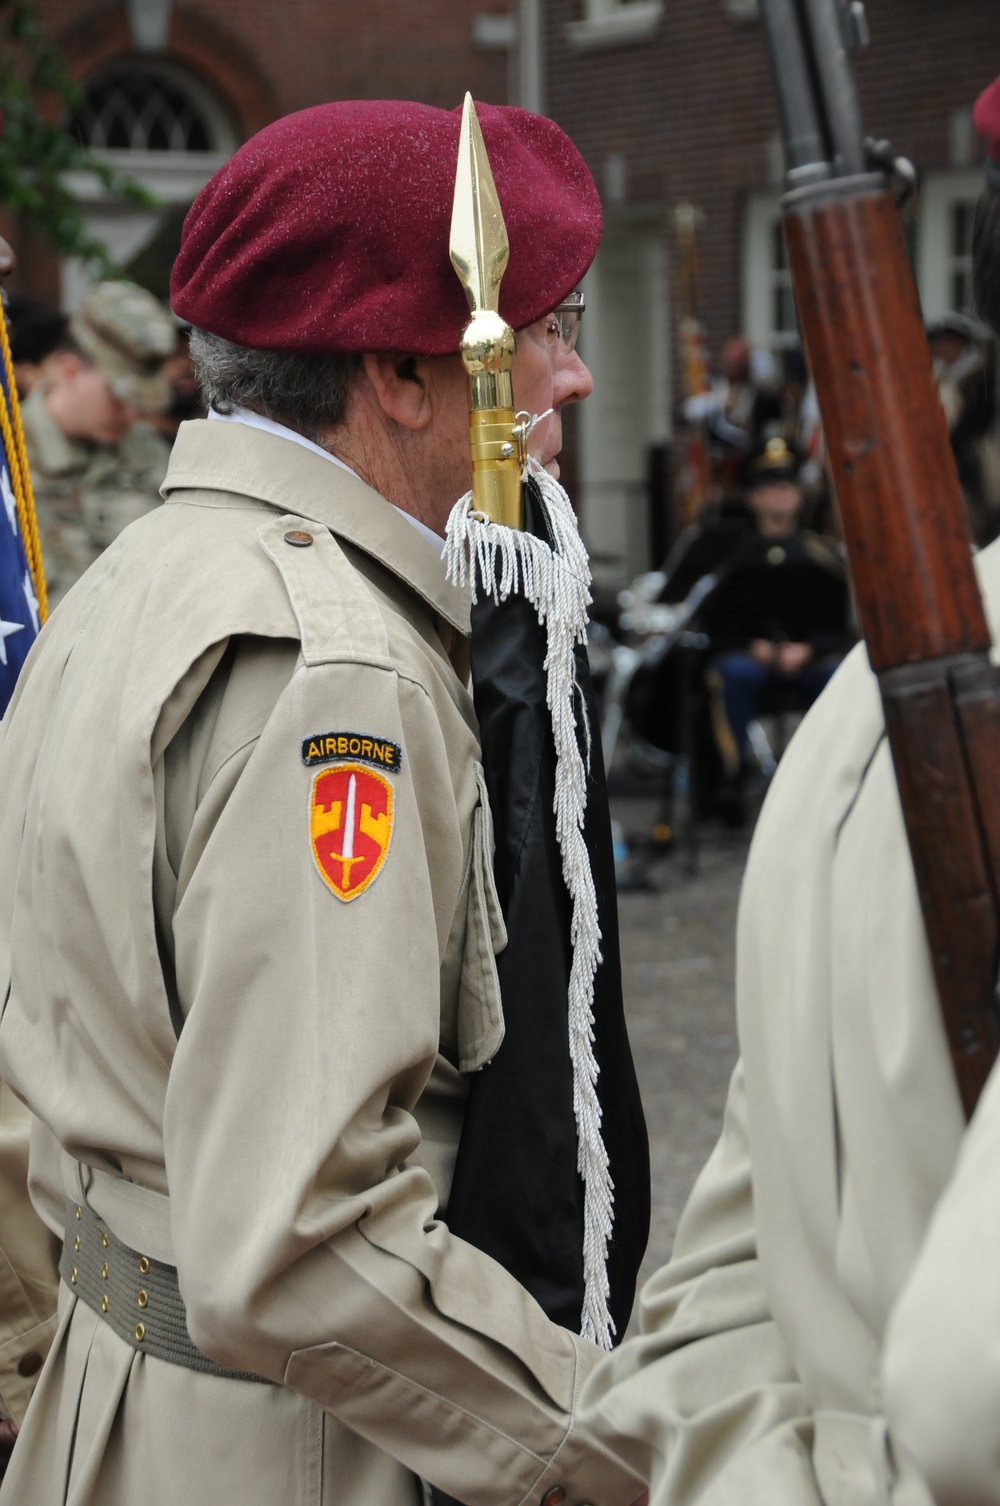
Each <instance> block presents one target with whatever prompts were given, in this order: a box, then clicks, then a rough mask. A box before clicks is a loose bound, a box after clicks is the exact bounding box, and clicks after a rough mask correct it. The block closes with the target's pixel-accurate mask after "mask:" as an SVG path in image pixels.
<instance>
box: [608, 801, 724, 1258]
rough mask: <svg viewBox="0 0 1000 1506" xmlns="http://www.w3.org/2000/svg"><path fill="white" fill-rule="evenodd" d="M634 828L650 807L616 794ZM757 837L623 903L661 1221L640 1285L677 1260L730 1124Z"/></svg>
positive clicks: (709, 841) (631, 1003)
mask: <svg viewBox="0 0 1000 1506" xmlns="http://www.w3.org/2000/svg"><path fill="white" fill-rule="evenodd" d="M613 812H614V815H615V816H616V818H617V819H618V820H619V821H620V822H621V823H622V825H623V826H624V828H625V830H626V831H627V832H630V831H636V830H639V829H642V828H643V827H644V822H645V817H646V815H647V806H646V803H645V802H637V801H630V800H625V799H621V798H618V799H616V800H615V801H614V802H613ZM747 846H748V837H747V836H745V835H744V834H742V833H740V834H728V833H722V832H709V833H707V834H706V835H705V836H704V837H703V841H702V846H701V851H700V856H699V863H698V871H697V873H696V874H695V875H694V876H693V877H686V876H684V875H683V873H682V872H681V871H680V868H679V865H678V864H676V863H675V862H674V861H673V860H670V859H667V860H666V861H664V862H662V863H660V864H659V865H658V867H657V869H656V870H655V871H654V876H655V878H656V880H657V881H658V883H659V884H661V885H662V888H660V889H659V890H658V891H651V890H642V889H639V890H632V891H628V890H626V891H625V892H624V893H622V895H621V898H620V901H619V914H620V922H621V933H622V958H623V970H624V981H625V1007H626V1013H627V1015H628V1022H629V1031H630V1034H631V1038H632V1049H633V1052H634V1055H635V1059H636V1069H637V1071H638V1074H639V1084H640V1087H641V1089H642V1096H643V1102H644V1103H645V1107H646V1119H647V1123H648V1125H649V1132H650V1146H651V1152H652V1171H653V1223H652V1230H651V1234H650V1242H649V1250H648V1252H647V1255H646V1261H645V1264H644V1267H643V1273H642V1279H645V1277H646V1276H648V1275H649V1274H651V1272H652V1271H654V1270H655V1269H656V1268H657V1266H659V1265H661V1264H662V1263H663V1261H664V1260H666V1259H667V1257H668V1256H669V1254H670V1248H671V1245H672V1243H673V1238H674V1233H675V1230H676V1228H677V1220H678V1218H679V1217H680V1214H681V1211H682V1209H683V1207H684V1203H685V1201H686V1200H687V1196H688V1193H689V1192H690V1190H691V1187H692V1186H693V1184H694V1181H695V1178H696V1177H697V1175H698V1172H699V1171H700V1170H701V1167H702V1166H703V1164H704V1162H705V1160H706V1159H707V1157H708V1155H709V1152H710V1151H711V1149H712V1147H713V1145H714V1144H715V1141H716V1138H717V1136H718V1133H719V1128H720V1126H721V1122H722V1109H723V1105H724V1103H725V1096H726V1088H727V1085H728V1081H729V1075H730V1073H731V1072H732V1069H733V1065H734V1063H735V1061H736V1028H735V1020H734V1009H733V942H734V932H735V924H736V904H737V899H738V896H739V884H740V879H741V876H742V873H743V867H744V864H745V862H746V853H747Z"/></svg>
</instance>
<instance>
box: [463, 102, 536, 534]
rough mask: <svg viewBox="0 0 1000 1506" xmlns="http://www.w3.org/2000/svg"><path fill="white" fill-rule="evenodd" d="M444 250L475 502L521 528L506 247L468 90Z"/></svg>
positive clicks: (521, 455) (521, 452)
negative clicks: (463, 375) (455, 309)
mask: <svg viewBox="0 0 1000 1506" xmlns="http://www.w3.org/2000/svg"><path fill="white" fill-rule="evenodd" d="M449 250H450V254H451V262H452V266H453V267H454V268H455V271H456V272H457V273H458V277H459V281H460V282H461V284H462V287H463V288H464V289H465V296H466V297H467V298H468V300H469V307H470V309H471V310H472V318H471V320H470V321H469V323H468V325H467V326H466V329H465V331H464V333H463V335H462V343H461V345H460V347H459V349H460V352H461V356H462V361H463V364H464V366H465V369H466V371H467V372H468V374H469V448H470V450H471V453H472V495H473V502H474V505H475V507H476V509H477V510H478V511H479V512H484V513H486V514H487V516H488V517H490V518H492V519H493V521H494V522H496V523H505V524H507V526H508V527H511V528H520V526H521V522H522V507H521V473H522V470H523V468H524V464H525V438H524V432H523V430H521V431H520V432H519V429H518V425H517V424H516V421H515V417H514V399H513V395H512V391H511V383H510V368H511V366H512V364H513V361H514V352H515V351H516V349H517V339H516V337H515V335H514V331H513V330H512V329H511V327H510V325H509V324H505V323H504V321H503V319H501V317H500V314H499V312H498V308H499V298H500V281H501V279H502V277H503V274H504V272H505V270H506V267H507V259H508V257H509V255H510V245H509V243H508V240H507V227H506V226H505V224H504V222H503V211H502V210H501V208H500V199H499V197H498V195H497V190H496V184H495V183H494V181H493V173H492V171H491V170H490V162H489V158H488V157H487V155H486V144H485V142H484V141H483V133H482V130H481V128H480V125H479V119H478V116H477V115H476V107H475V105H474V104H473V102H472V95H471V94H466V96H465V105H464V107H463V109H462V125H461V131H460V134H459V143H458V169H457V172H456V175H455V200H454V204H453V206H452V213H451V244H450V247H449Z"/></svg>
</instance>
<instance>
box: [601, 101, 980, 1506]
mask: <svg viewBox="0 0 1000 1506" xmlns="http://www.w3.org/2000/svg"><path fill="white" fill-rule="evenodd" d="M991 98H992V106H993V107H992V115H991V120H992V122H993V128H992V129H991V130H990V131H989V132H988V134H990V135H992V137H993V139H994V141H995V142H996V143H997V145H996V147H995V148H994V157H995V160H996V167H995V168H993V169H992V170H991V174H992V176H991V182H993V183H994V184H995V186H994V187H993V188H991V190H990V192H989V193H988V194H987V195H986V196H985V198H984V200H983V203H982V205H981V206H980V221H979V225H980V233H979V236H978V253H977V254H978V258H979V261H978V265H977V269H976V270H977V281H978V283H979V286H980V289H981V290H982V289H984V288H985V286H986V282H985V281H984V277H985V276H987V275H988V281H989V286H990V288H991V289H992V294H991V300H990V303H989V305H987V303H986V302H985V300H984V298H983V297H982V292H981V293H980V297H979V307H980V310H981V312H982V313H983V314H984V315H985V316H988V317H989V316H992V317H993V318H994V320H995V322H996V325H997V326H998V328H1000V80H998V81H997V84H996V85H994V86H993V90H992V92H991ZM982 110H983V106H982V102H981V104H980V106H979V107H978V115H977V120H978V121H979V122H982V124H983V125H985V121H984V119H983V113H982ZM984 134H987V132H984ZM986 226H988V227H989V234H988V235H985V234H983V233H982V232H983V229H984V227H986ZM988 309H989V314H988ZM978 563H979V566H980V582H981V586H982V589H983V594H984V597H985V601H986V605H987V611H988V614H989V616H990V619H991V626H992V631H993V635H994V639H995V640H996V641H1000V546H998V545H997V544H994V545H993V546H991V547H990V548H989V549H987V550H985V551H984V553H983V554H981V555H980V556H979V559H978ZM997 757H998V767H1000V749H998V751H997ZM737 1010H738V1016H739V1031H740V1044H741V1049H742V1059H741V1061H740V1064H739V1065H738V1067H737V1069H736V1073H735V1075H734V1077H733V1081H732V1085H731V1088H730V1095H729V1102H728V1105H727V1108H726V1116H725V1123H724V1127H723V1131H722V1136H721V1139H720V1140H719V1143H718V1145H717V1147H716V1149H715V1152H714V1153H713V1155H712V1157H711V1159H710V1161H709V1162H708V1165H707V1166H706V1167H705V1169H704V1171H703V1172H702V1175H701V1177H700V1179H699V1181H698V1183H697V1185H696V1187H695V1189H694V1192H693V1193H692V1195H691V1199H690V1201H689V1203H688V1205H687V1208H686V1209H685V1212H684V1215H683V1217H682V1220H681V1223H680V1227H679V1229H678V1233H677V1239H676V1243H675V1246H674V1253H673V1258H672V1260H671V1261H670V1263H669V1264H668V1265H666V1266H665V1267H663V1268H662V1269H661V1270H660V1271H659V1272H658V1273H657V1274H656V1275H655V1276H654V1277H653V1278H652V1280H651V1281H650V1282H649V1283H648V1284H647V1286H646V1288H645V1290H644V1292H643V1296H642V1329H643V1333H642V1337H640V1338H639V1339H637V1340H635V1341H634V1342H631V1343H626V1344H625V1345H623V1347H622V1349H621V1350H620V1351H619V1352H618V1353H617V1354H616V1355H614V1356H613V1357H612V1358H610V1359H609V1360H608V1361H607V1362H606V1363H605V1365H604V1366H603V1367H602V1369H601V1370H600V1372H599V1373H598V1375H597V1376H596V1377H594V1378H593V1379H592V1380H591V1381H590V1383H589V1385H588V1389H587V1392H586V1394H585V1398H584V1415H585V1416H588V1417H592V1419H593V1420H594V1421H595V1423H596V1424H597V1425H598V1427H599V1428H600V1430H601V1431H602V1433H603V1435H604V1436H605V1437H606V1438H607V1439H608V1441H609V1442H613V1441H614V1440H615V1438H616V1437H618V1438H620V1439H622V1440H627V1438H628V1437H631V1438H632V1440H633V1444H634V1447H635V1450H636V1452H635V1455H634V1457H635V1459H636V1462H637V1465H638V1466H639V1467H645V1468H650V1469H651V1471H652V1475H653V1486H652V1489H651V1491H650V1500H651V1503H652V1506H933V1503H934V1502H936V1503H938V1506H1000V1297H998V1294H1000V1274H998V1272H1000V1248H998V1238H997V1235H998V1231H1000V1117H998V1116H1000V1079H998V1074H997V1071H996V1069H994V1072H993V1075H992V1077H991V1078H990V1080H989V1082H988V1084H987V1087H986V1090H985V1093H984V1095H983V1098H982V1100H981V1102H980V1105H979V1108H978V1111H977V1113H976V1115H975V1117H974V1119H973V1121H972V1124H971V1127H970V1128H969V1130H968V1131H967V1132H966V1129H965V1123H964V1116H963V1112H962V1106H961V1102H960V1100H959V1094H958V1089H957V1086H956V1082H955V1078H954V1074H953V1070H952V1064H951V1058H950V1055H949V1051H948V1045H947V1041H946V1038H945V1033H944V1027H943V1024H942V1020H941V1013H940V1008H939V1005H938V999H937V994H936V991H935V987H934V981H933V976H932V972H931V966H930V959H929V955H928V949H927V942H926V938H925V933H924V927H923V922H922V919H921V913H920V907H919V902H918V898H917V893H916V885H915V882H914V876H913V868H912V864H911V862H910V857H909V850H908V847H907V841H906V835H905V831H904V828H903V821H902V814H901V810H900V805H899V798H898V794H897V790H896V783H895V778H894V775H893V769H892V762H891V757H890V753H889V748H888V745H887V742H886V739H885V732H884V726H883V720H882V711H881V704H880V700H879V693H878V687H877V684H876V681H875V678H874V676H873V675H872V673H871V671H870V670H869V667H868V663H867V660H866V658H865V655H864V651H863V649H861V648H859V649H858V650H857V651H856V652H855V653H854V654H853V655H852V656H851V657H850V658H849V659H848V660H847V661H846V662H845V664H844V665H843V667H842V668H841V669H840V670H838V672H837V674H836V675H835V676H834V678H833V680H832V682H831V684H830V686H829V687H828V689H827V690H826V691H825V692H824V694H823V696H822V697H821V699H820V700H819V702H818V703H817V705H816V706H815V708H814V709H813V710H812V711H811V712H810V714H809V715H808V716H807V717H806V719H805V721H804V723H803V725H802V727H801V728H800V730H799V732H798V733H797V735H796V737H795V739H794V740H793V742H792V745H791V746H790V748H789V750H788V753H787V755H786V757H785V758H784V759H783V760H782V763H781V767H780V768H779V770H778V773H777V775H776V777H775V781H774V784H773V786H772V789H771V791H770V792H769V795H768V799H767V802H766V805H765V807H764V810H763V812H762V815H761V820H760V824H759V826H758V829H757V832H756V834H755V837H754V842H753V846H752V848H751V852H750V859H749V863H748V867H747V872H746V877H745V880H744V887H743V893H742V898H741V904H740V913H739V922H738V933H737ZM623 1446H626V1445H625V1443H624V1442H623Z"/></svg>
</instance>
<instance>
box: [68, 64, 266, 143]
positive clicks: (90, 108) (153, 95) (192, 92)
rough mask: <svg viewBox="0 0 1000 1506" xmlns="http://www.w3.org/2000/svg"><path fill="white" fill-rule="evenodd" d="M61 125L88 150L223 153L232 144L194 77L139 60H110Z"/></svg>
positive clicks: (221, 116)
mask: <svg viewBox="0 0 1000 1506" xmlns="http://www.w3.org/2000/svg"><path fill="white" fill-rule="evenodd" d="M67 129H68V130H69V132H70V134H71V135H72V136H75V137H76V139H77V140H78V141H79V142H80V143H81V144H82V145H83V146H87V147H90V148H91V149H92V150H94V151H111V152H228V151H232V149H233V147H234V146H235V144H236V143H235V141H234V139H233V131H232V126H231V125H230V123H229V121H228V120H227V119H226V117H225V114H224V112H223V111H222V110H221V109H220V107H219V104H218V102H217V101H216V100H215V99H214V98H213V96H212V95H211V93H210V92H209V90H208V89H206V88H205V86H204V85H203V84H202V83H201V82H200V80H197V79H195V78H193V77H192V76H190V75H188V74H186V73H184V72H183V71H182V70H180V69H178V68H173V67H171V66H170V65H169V64H164V63H149V62H148V61H146V60H145V59H143V60H142V61H139V60H135V61H132V60H129V61H125V62H121V63H118V64H114V65H112V66H111V67H110V68H107V69H104V70H103V71H102V72H101V73H99V74H98V75H97V76H96V78H94V79H92V80H91V81H90V83H88V84H87V85H86V86H85V88H84V98H83V103H82V104H81V105H80V107H79V108H78V109H77V110H76V111H74V113H73V115H72V116H71V118H70V120H69V121H68V122H67Z"/></svg>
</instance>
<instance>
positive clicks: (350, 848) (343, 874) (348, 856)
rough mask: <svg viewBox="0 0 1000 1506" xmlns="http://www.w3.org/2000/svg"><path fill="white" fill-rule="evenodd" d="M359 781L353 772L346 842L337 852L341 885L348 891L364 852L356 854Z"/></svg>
mask: <svg viewBox="0 0 1000 1506" xmlns="http://www.w3.org/2000/svg"><path fill="white" fill-rule="evenodd" d="M357 786H358V781H357V777H356V775H354V774H352V775H351V778H350V782H349V784H348V786H347V814H346V815H345V817H344V844H343V847H342V848H341V850H340V852H339V853H337V854H336V856H337V857H339V859H340V861H341V864H342V865H343V866H342V867H341V870H340V887H341V889H342V890H344V891H345V893H346V891H347V890H348V889H349V888H350V887H351V869H352V868H353V867H354V865H355V863H360V862H361V861H362V859H363V857H364V853H362V854H361V856H360V857H355V856H354V808H355V804H356V801H357Z"/></svg>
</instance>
